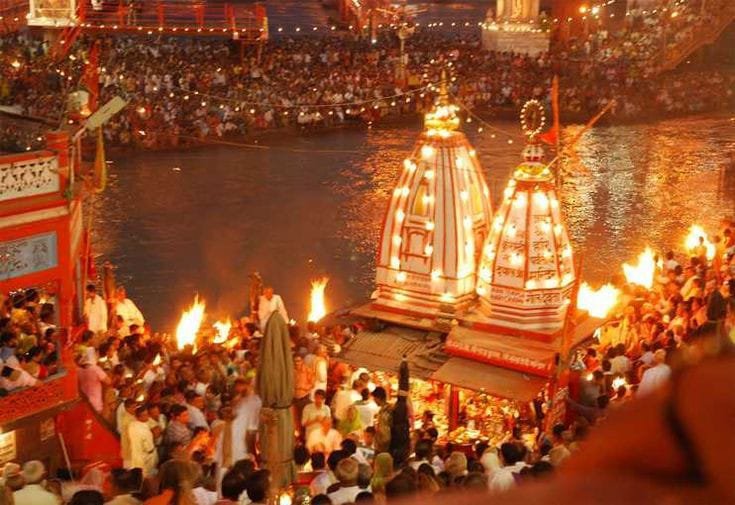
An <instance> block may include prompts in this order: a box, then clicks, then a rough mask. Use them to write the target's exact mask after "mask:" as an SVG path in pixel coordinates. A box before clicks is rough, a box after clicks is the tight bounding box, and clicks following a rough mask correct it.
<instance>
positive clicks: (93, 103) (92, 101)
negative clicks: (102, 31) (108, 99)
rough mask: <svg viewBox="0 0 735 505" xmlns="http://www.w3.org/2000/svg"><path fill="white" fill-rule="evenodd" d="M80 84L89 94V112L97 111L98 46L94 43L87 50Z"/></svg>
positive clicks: (98, 88) (98, 84)
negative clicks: (87, 53)
mask: <svg viewBox="0 0 735 505" xmlns="http://www.w3.org/2000/svg"><path fill="white" fill-rule="evenodd" d="M81 84H82V86H84V87H85V88H86V90H87V91H88V92H89V110H90V111H91V112H94V111H95V110H97V100H98V98H99V96H100V44H99V41H95V42H94V43H93V44H92V47H91V48H90V50H89V56H88V57H87V64H86V66H85V67H84V74H82V79H81Z"/></svg>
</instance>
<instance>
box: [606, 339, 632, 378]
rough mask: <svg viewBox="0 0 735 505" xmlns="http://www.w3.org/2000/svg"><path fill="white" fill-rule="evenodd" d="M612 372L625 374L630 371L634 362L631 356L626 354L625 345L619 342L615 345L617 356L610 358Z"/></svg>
mask: <svg viewBox="0 0 735 505" xmlns="http://www.w3.org/2000/svg"><path fill="white" fill-rule="evenodd" d="M610 365H611V368H610V372H611V373H612V374H613V375H625V374H627V373H628V372H630V370H631V368H632V367H633V363H632V362H631V361H630V358H628V356H626V355H625V345H624V344H618V345H616V346H615V357H614V358H612V359H611V360H610Z"/></svg>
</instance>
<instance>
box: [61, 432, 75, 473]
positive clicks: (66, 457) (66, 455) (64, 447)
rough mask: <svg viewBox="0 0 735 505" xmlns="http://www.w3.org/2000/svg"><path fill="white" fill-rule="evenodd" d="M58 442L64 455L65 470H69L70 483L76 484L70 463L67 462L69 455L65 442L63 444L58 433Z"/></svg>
mask: <svg viewBox="0 0 735 505" xmlns="http://www.w3.org/2000/svg"><path fill="white" fill-rule="evenodd" d="M59 442H60V443H61V452H63V453H64V461H65V462H66V469H67V470H69V476H70V477H71V481H72V482H76V480H75V479H74V472H72V469H71V461H70V460H69V453H68V452H67V450H66V442H64V435H63V434H62V433H59Z"/></svg>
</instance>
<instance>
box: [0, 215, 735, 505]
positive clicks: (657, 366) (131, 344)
mask: <svg viewBox="0 0 735 505" xmlns="http://www.w3.org/2000/svg"><path fill="white" fill-rule="evenodd" d="M616 282H617V283H618V284H619V285H620V286H621V288H622V290H623V293H624V295H623V299H622V300H621V302H620V307H619V309H618V311H619V314H618V315H617V316H616V317H615V318H614V321H613V323H612V324H608V325H606V326H605V327H603V328H602V329H601V330H600V331H599V333H598V334H597V336H596V343H595V344H594V345H591V346H590V347H588V348H587V349H581V350H578V351H577V352H576V355H575V358H574V359H573V360H572V361H571V364H570V374H571V379H570V382H569V393H568V397H567V398H566V399H565V403H566V407H567V415H566V417H565V418H563V419H559V420H556V421H557V422H556V423H555V424H554V425H552V426H548V425H546V426H545V425H544V415H543V414H541V413H542V412H544V411H545V409H543V408H539V409H536V410H537V412H539V414H538V417H537V419H536V422H537V424H536V425H535V426H533V427H532V428H533V429H531V430H528V429H526V428H528V426H526V427H522V426H521V425H520V423H517V424H515V425H514V424H513V422H511V423H510V424H509V425H508V431H507V434H506V436H505V438H504V439H503V440H502V442H500V443H499V444H498V445H497V446H491V445H490V444H488V442H486V441H482V439H479V440H478V441H476V442H475V443H474V445H473V446H471V447H464V448H463V447H460V446H455V445H454V444H453V443H452V441H451V440H448V438H447V436H446V435H447V434H446V433H441V432H440V431H439V429H438V425H436V424H434V422H433V419H434V416H433V413H432V412H413V409H411V408H409V410H408V411H409V413H410V416H411V419H412V421H411V422H410V423H409V425H410V426H411V427H412V430H411V434H410V449H409V451H408V454H409V456H406V454H405V453H404V452H402V451H398V450H396V449H395V446H394V444H393V437H395V436H396V435H395V431H392V430H394V426H393V424H392V416H393V412H394V409H395V408H396V407H395V404H396V403H395V402H396V398H398V397H400V394H398V393H397V392H396V388H395V387H394V383H393V382H391V381H389V380H387V379H386V376H385V375H376V374H373V373H371V372H369V371H367V370H365V369H355V368H353V367H350V366H349V365H347V364H345V363H344V362H341V361H340V360H339V359H338V355H337V354H336V353H338V351H339V348H340V346H342V345H344V344H345V343H346V342H347V341H348V340H349V339H350V338H351V337H352V336H353V334H354V332H355V331H357V328H356V327H351V326H334V327H330V328H324V327H319V326H316V325H314V324H309V325H307V327H306V328H304V329H303V331H301V330H300V329H299V327H298V326H296V325H292V326H290V334H291V340H292V350H293V363H294V395H293V397H294V400H293V408H292V411H293V419H294V424H295V427H296V433H295V440H296V443H295V449H294V453H293V462H294V465H295V466H296V469H297V472H298V473H297V479H296V485H295V488H294V489H295V491H294V493H295V495H294V496H293V499H294V500H297V501H299V500H303V499H305V498H306V497H308V498H309V499H310V500H311V502H316V503H321V504H323V505H329V504H331V505H343V504H348V503H358V502H365V503H370V502H378V503H385V501H386V500H388V501H392V500H394V499H396V498H397V497H401V496H407V495H413V494H425V496H429V495H431V494H434V493H437V492H441V491H442V490H445V489H450V490H452V489H456V490H474V491H476V490H480V489H482V490H487V491H489V492H500V491H505V490H508V489H511V488H514V487H516V486H523V484H524V483H525V482H528V481H534V480H537V479H542V478H544V477H545V476H546V475H549V474H552V473H554V471H555V469H556V468H558V467H559V466H560V465H564V464H565V461H566V460H567V459H568V458H570V457H573V454H574V452H575V451H576V450H577V449H578V448H579V447H580V446H583V445H584V444H585V438H586V437H587V435H588V433H589V430H590V429H595V427H596V426H597V425H599V424H600V423H603V422H604V420H605V418H606V417H607V414H608V412H609V410H610V409H615V408H617V406H618V405H620V404H622V403H624V402H627V401H628V400H629V399H631V398H633V397H635V398H639V399H645V398H647V397H648V396H649V395H651V394H652V393H653V392H654V391H656V389H657V388H660V387H661V386H662V385H663V384H665V383H666V382H667V381H668V380H669V377H670V375H671V373H672V372H671V367H672V363H673V362H674V361H675V360H678V359H682V356H683V357H684V359H686V355H687V353H688V352H692V351H690V349H694V347H693V346H694V345H695V344H696V341H697V339H698V338H699V336H700V335H701V334H702V333H703V332H711V331H713V330H714V331H719V332H721V333H722V334H723V338H726V339H727V337H728V336H729V339H730V340H733V341H735V222H732V221H729V220H723V222H722V226H721V229H720V230H719V231H718V233H717V234H716V236H715V237H714V238H713V240H712V245H709V244H707V242H706V241H705V238H704V237H702V239H701V240H700V241H699V244H698V245H696V246H695V247H693V248H692V249H691V250H689V251H684V252H682V253H681V254H675V253H674V252H673V251H672V252H667V253H666V254H665V255H662V256H661V260H660V261H659V262H658V267H657V273H656V278H655V285H654V286H653V287H652V288H651V289H645V288H642V287H640V286H636V285H634V284H625V281H624V279H618V280H617V281H616ZM42 297H47V294H46V293H43V294H41V293H39V292H37V291H36V290H27V291H24V292H18V293H14V294H12V295H10V296H9V297H7V298H6V299H5V300H4V302H3V303H2V305H1V306H0V334H1V335H2V337H1V340H2V347H1V348H0V359H1V360H2V366H3V372H2V378H0V391H3V394H8V393H10V394H13V392H14V391H17V390H22V389H23V388H27V387H33V386H34V385H35V384H37V383H38V381H42V380H44V379H45V378H48V377H50V376H52V375H53V374H54V373H55V372H56V371H57V370H58V367H59V360H58V348H57V346H58V345H59V344H58V338H57V337H58V333H57V328H56V327H55V325H54V323H53V320H54V311H53V304H52V303H51V301H52V298H49V297H47V298H46V299H45V300H44V299H42ZM275 312H278V313H280V315H281V316H282V317H283V318H284V319H285V320H288V314H287V312H286V308H285V305H284V302H283V300H282V299H281V298H280V297H279V296H278V295H276V294H274V292H273V289H272V288H268V287H266V288H265V289H264V290H263V293H262V295H261V296H260V297H259V309H258V310H257V311H255V312H253V314H252V315H251V318H244V319H242V320H240V321H238V322H237V323H236V324H235V326H234V327H233V328H232V330H231V332H230V334H229V340H228V341H227V342H226V343H224V344H217V345H215V344H211V343H209V344H207V343H204V342H202V343H200V346H199V348H198V349H194V348H192V347H191V346H188V347H185V348H184V349H179V348H178V346H177V344H176V342H175V340H174V339H172V338H170V337H167V336H165V335H160V334H153V333H151V330H150V328H149V327H148V325H147V324H146V323H145V319H144V316H143V314H142V313H141V311H140V310H139V309H138V307H137V306H136V305H135V303H134V302H133V301H132V300H130V298H129V297H128V296H127V293H126V291H125V289H124V288H123V287H118V288H117V289H115V290H114V291H113V292H112V294H107V299H105V298H103V297H102V296H100V294H99V293H98V291H97V288H96V287H95V285H93V284H90V285H89V286H88V287H87V289H86V296H85V304H84V314H85V321H86V327H87V330H86V331H85V332H84V333H82V335H81V337H80V339H79V341H78V342H76V343H74V346H75V347H74V356H75V365H76V367H77V377H78V382H79V388H80V391H81V392H82V393H83V395H84V397H85V398H86V399H87V400H88V401H89V404H90V406H91V408H93V409H94V410H95V411H96V412H97V413H98V414H99V415H100V416H101V418H102V419H104V420H105V422H106V423H107V424H108V426H109V427H110V429H114V430H116V432H117V433H118V434H119V440H120V450H121V454H120V459H121V462H122V469H118V470H115V471H113V472H112V473H109V474H108V473H105V474H101V473H100V472H99V471H95V472H91V474H90V475H88V476H85V478H84V479H83V480H82V481H81V484H79V483H77V484H75V485H66V486H63V487H61V488H58V487H54V486H52V485H44V472H45V470H44V467H43V464H42V463H41V462H39V461H30V462H27V463H25V465H23V466H20V465H19V464H16V463H15V462H12V463H8V464H6V465H5V467H4V468H3V472H2V476H3V483H4V492H5V493H6V495H7V496H11V495H12V497H13V500H14V503H15V504H16V505H35V504H36V503H59V502H60V501H61V500H62V498H63V499H64V500H65V501H67V502H69V503H73V504H88V503H89V504H92V503H103V502H104V500H107V501H106V503H113V504H121V503H125V504H133V503H147V504H159V503H161V504H169V503H175V504H184V503H186V504H189V503H192V504H197V505H212V504H215V503H217V504H219V505H224V504H230V505H231V504H247V503H264V500H265V499H266V497H267V496H269V494H270V493H271V492H272V491H273V489H271V483H270V476H269V473H268V470H266V469H264V468H261V466H260V463H261V461H262V459H261V456H262V455H261V451H262V449H263V448H262V447H260V441H259V428H260V427H261V423H262V422H263V420H262V418H261V408H262V402H261V400H260V398H259V396H258V394H257V386H256V384H257V370H258V365H259V361H260V343H261V341H262V338H263V331H264V323H265V322H267V321H268V319H269V318H270V317H271V315H272V314H273V313H275ZM642 401H645V400H642ZM409 403H410V402H409ZM104 483H107V484H104ZM103 484H104V485H103ZM80 486H81V487H80ZM103 492H104V496H103ZM39 496H43V497H44V498H43V500H48V501H43V500H42V499H41V498H39ZM8 499H9V498H8ZM10 503H13V502H12V501H11V502H10ZM299 503H305V502H303V501H299Z"/></svg>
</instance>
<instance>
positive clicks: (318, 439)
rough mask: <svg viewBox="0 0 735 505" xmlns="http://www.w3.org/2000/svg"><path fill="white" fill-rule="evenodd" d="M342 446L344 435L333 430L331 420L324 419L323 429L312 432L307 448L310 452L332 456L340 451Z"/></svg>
mask: <svg viewBox="0 0 735 505" xmlns="http://www.w3.org/2000/svg"><path fill="white" fill-rule="evenodd" d="M341 444H342V435H340V434H339V432H338V431H337V430H335V429H334V428H332V420H331V419H324V420H323V421H322V425H321V428H319V429H318V430H314V431H312V432H311V434H310V435H309V438H307V439H306V448H307V449H309V452H315V451H316V452H323V453H324V454H330V453H332V452H333V451H338V450H340V448H341Z"/></svg>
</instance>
